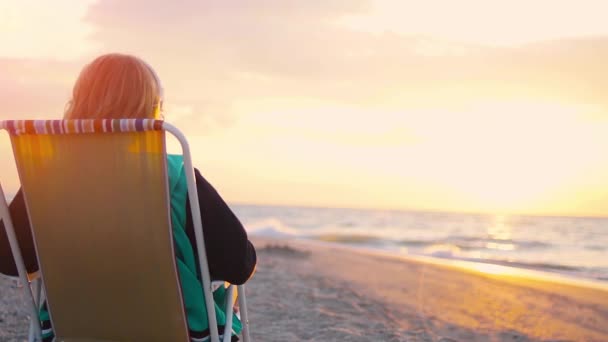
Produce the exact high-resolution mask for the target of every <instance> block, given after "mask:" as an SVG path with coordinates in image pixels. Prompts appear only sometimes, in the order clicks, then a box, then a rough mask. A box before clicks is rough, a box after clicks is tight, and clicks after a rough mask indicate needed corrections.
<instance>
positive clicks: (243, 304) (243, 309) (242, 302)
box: [238, 285, 251, 342]
mask: <svg viewBox="0 0 608 342" xmlns="http://www.w3.org/2000/svg"><path fill="white" fill-rule="evenodd" d="M238 293H239V298H238V299H239V312H240V313H241V323H242V324H243V331H242V332H241V334H242V335H243V342H251V337H249V318H248V317H247V299H246V298H245V285H239V286H238Z"/></svg>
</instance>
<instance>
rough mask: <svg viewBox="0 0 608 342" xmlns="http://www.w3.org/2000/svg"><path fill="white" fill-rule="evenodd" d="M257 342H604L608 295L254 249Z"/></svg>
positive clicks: (4, 308) (310, 250)
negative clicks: (257, 256)
mask: <svg viewBox="0 0 608 342" xmlns="http://www.w3.org/2000/svg"><path fill="white" fill-rule="evenodd" d="M254 243H255V244H256V247H257V248H258V253H259V263H258V270H257V273H256V274H255V276H254V278H253V279H252V280H251V281H250V282H249V283H248V284H247V295H248V304H249V316H250V322H251V335H252V338H253V339H254V341H442V342H448V341H608V291H606V290H602V289H598V288H589V287H584V286H577V285H572V284H566V283H558V282H554V281H550V280H539V279H532V278H525V277H519V276H505V275H488V274H483V273H479V272H477V271H472V270H471V271H467V270H463V269H461V268H455V267H451V266H442V265H436V264H431V263H426V262H420V261H415V260H403V259H398V258H393V257H389V256H384V255H375V254H369V253H365V252H359V251H353V250H350V249H347V248H342V247H338V246H331V245H322V244H315V243H311V242H304V241H288V240H271V239H255V240H254ZM20 293H21V292H20V289H19V288H17V287H16V286H15V281H14V280H12V279H8V278H5V277H0V294H1V298H0V301H1V303H0V341H24V340H25V337H26V333H27V317H26V315H25V308H24V305H23V303H24V300H23V295H22V294H20Z"/></svg>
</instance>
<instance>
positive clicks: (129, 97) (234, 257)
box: [0, 54, 256, 341]
mask: <svg viewBox="0 0 608 342" xmlns="http://www.w3.org/2000/svg"><path fill="white" fill-rule="evenodd" d="M162 106H163V89H162V85H161V83H160V80H159V78H158V77H157V75H156V73H155V72H154V70H153V69H152V68H151V67H150V66H149V65H148V64H146V63H145V62H144V61H142V60H141V59H139V58H137V57H134V56H129V55H122V54H108V55H103V56H100V57H98V58H97V59H95V60H94V61H93V62H91V63H90V64H89V65H87V66H86V67H85V68H84V69H83V70H82V72H81V73H80V75H79V77H78V80H77V81H76V84H75V85H74V89H73V94H72V99H71V101H70V102H69V104H68V106H67V110H66V112H65V115H64V119H100V118H116V119H118V118H121V119H122V118H150V119H152V118H155V119H158V118H160V117H161V115H162ZM167 164H168V165H167V166H168V167H167V169H168V173H169V182H170V189H171V219H172V226H173V236H174V241H175V246H176V256H177V257H176V259H177V266H178V270H179V276H180V283H181V286H182V293H183V297H184V304H185V307H186V314H187V319H188V325H189V328H190V335H191V337H192V339H193V340H198V339H202V338H204V337H206V336H208V334H209V329H208V328H209V327H208V323H207V312H206V309H205V303H204V298H203V290H202V286H201V278H200V274H199V272H198V270H199V268H198V256H197V250H196V248H195V247H194V246H196V244H195V237H194V229H193V224H192V218H191V211H190V203H189V201H188V196H187V186H186V181H185V174H184V170H183V161H182V159H181V156H174V155H170V156H168V160H167ZM195 176H196V186H197V192H198V197H199V199H200V209H201V212H202V213H204V215H202V222H203V226H204V227H205V246H206V250H207V258H208V263H209V271H210V273H211V278H212V279H214V280H225V281H228V282H230V283H232V284H237V285H239V284H243V283H245V282H246V281H247V280H248V279H249V278H250V277H251V275H252V274H253V273H254V271H255V265H256V252H255V249H254V247H253V245H252V244H251V242H249V240H248V239H247V233H246V232H245V230H244V228H243V226H242V224H241V223H240V222H239V220H238V218H237V217H236V216H235V215H234V213H233V212H232V211H231V210H230V208H229V207H228V206H227V205H226V203H225V202H224V200H223V199H222V198H221V197H220V195H219V194H218V193H217V191H215V189H214V188H213V187H212V186H211V184H209V182H207V181H206V180H205V178H203V176H202V175H201V174H200V172H199V171H198V170H196V169H195ZM10 212H11V217H12V219H13V224H14V226H15V231H16V234H17V239H18V242H19V246H20V248H21V251H22V254H23V257H24V261H25V264H26V268H27V271H28V272H30V273H31V272H35V271H37V270H38V264H37V259H36V253H35V248H34V242H33V239H32V235H31V230H30V228H29V220H28V217H27V212H26V209H25V203H24V200H23V194H22V193H21V191H19V192H18V193H17V195H16V196H15V198H14V199H13V201H12V202H11V204H10ZM0 273H4V274H7V275H12V276H16V275H17V269H16V266H15V263H14V261H13V257H12V253H11V250H10V247H9V245H8V240H7V237H6V232H5V230H4V226H3V224H2V223H1V222H0ZM220 289H221V290H220V291H216V293H214V297H216V300H218V298H219V297H221V296H222V294H221V293H218V292H221V291H223V288H220ZM216 309H219V307H218V306H216ZM216 311H218V313H217V315H218V324H219V325H220V327H219V330H220V333H221V332H222V331H223V329H224V327H223V326H222V325H223V322H225V317H224V313H223V311H222V310H221V309H219V310H216ZM41 320H42V321H43V330H45V331H47V333H46V334H45V335H44V336H43V337H44V338H45V341H46V340H47V339H48V340H49V341H50V340H51V339H52V337H53V335H52V330H51V329H50V321H49V318H48V312H46V310H43V311H42V312H41ZM234 321H235V323H234V324H233V326H232V327H231V328H232V330H235V331H236V332H237V333H238V332H239V331H240V329H241V326H240V322H239V321H238V320H234ZM229 331H230V330H229Z"/></svg>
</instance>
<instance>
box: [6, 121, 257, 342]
mask: <svg viewBox="0 0 608 342" xmlns="http://www.w3.org/2000/svg"><path fill="white" fill-rule="evenodd" d="M0 129H4V130H6V131H8V133H9V136H10V140H11V143H12V146H13V154H14V158H15V162H16V165H17V171H18V173H19V178H20V181H21V188H22V191H23V193H24V197H25V202H26V207H27V210H28V215H29V218H30V224H31V229H32V233H33V236H34V242H35V246H36V251H37V256H38V263H39V266H40V272H39V273H40V275H39V277H37V278H36V277H34V279H38V280H39V281H38V282H37V283H36V282H33V279H32V275H29V276H28V274H27V273H26V269H25V266H24V263H23V258H22V255H21V252H20V250H19V247H18V245H17V240H16V237H15V232H14V228H13V225H12V222H11V217H10V214H9V211H8V207H7V203H6V199H5V195H4V192H3V190H2V188H1V187H0V195H1V196H2V199H1V200H0V215H1V218H2V220H3V221H4V225H5V228H6V231H7V235H8V238H9V242H10V245H11V249H12V252H13V256H14V257H15V262H16V265H17V268H18V271H19V278H20V281H21V282H22V283H23V284H30V285H32V286H24V288H25V290H26V293H27V296H28V306H29V310H30V313H31V318H30V319H31V327H30V340H31V341H39V340H40V339H41V332H42V331H41V326H40V321H39V320H38V311H39V306H40V305H41V302H42V298H43V296H42V293H44V298H46V303H47V306H48V309H49V314H50V319H51V322H52V327H53V331H54V333H55V341H66V342H70V341H189V340H190V338H189V334H188V327H187V321H186V316H185V312H184V305H183V301H182V296H181V287H180V283H179V277H178V273H177V267H176V260H175V254H174V244H173V238H172V230H171V229H172V228H171V216H170V210H171V209H170V203H169V190H168V179H167V177H168V176H167V156H166V150H165V133H166V132H169V133H170V134H172V135H174V136H175V137H176V138H177V140H178V141H179V143H180V144H181V147H182V151H183V161H184V168H185V170H186V178H187V183H188V195H189V200H190V204H191V209H192V210H191V211H192V222H193V224H194V230H195V236H196V247H197V248H198V251H199V253H198V258H199V264H200V273H201V275H202V281H203V288H204V292H205V293H204V295H205V299H206V303H205V305H206V308H207V312H208V317H209V327H210V340H211V341H219V337H220V336H219V334H218V329H217V323H216V315H215V307H214V302H213V296H212V284H211V281H210V276H209V267H208V264H207V259H206V251H205V244H204V239H203V227H202V223H201V213H200V209H199V199H198V196H197V191H196V185H195V178H194V169H193V166H192V160H191V156H190V150H189V146H188V143H187V141H186V139H185V137H184V135H183V134H182V133H181V132H180V131H179V130H178V129H177V128H175V127H174V126H172V125H170V124H168V123H166V122H163V121H159V120H149V119H120V120H25V121H23V120H22V121H2V122H0ZM203 215H204V213H203ZM40 284H42V286H40ZM234 287H235V286H234V285H230V287H228V289H227V296H226V297H227V298H226V320H227V322H226V327H231V326H232V321H231V320H232V307H233V306H232V303H233V300H234V299H233V295H234ZM238 298H239V306H240V315H241V321H242V323H243V331H242V338H243V340H244V341H249V340H250V338H249V329H248V321H247V306H246V302H245V288H244V286H239V287H238ZM230 330H231V329H229V328H228V329H226V331H227V333H226V334H224V335H225V336H224V338H223V341H229V340H230V338H231V336H230V335H231V334H230Z"/></svg>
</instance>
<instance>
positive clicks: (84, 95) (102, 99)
mask: <svg viewBox="0 0 608 342" xmlns="http://www.w3.org/2000/svg"><path fill="white" fill-rule="evenodd" d="M162 97H163V89H162V85H161V83H160V79H159V78H158V76H157V75H156V73H155V72H154V70H153V69H152V68H151V67H150V66H149V65H148V64H147V63H146V62H144V61H142V60H141V59H139V58H137V57H134V56H129V55H123V54H117V53H113V54H107V55H103V56H100V57H97V58H96V59H95V60H94V61H92V62H91V63H90V64H88V65H87V66H85V67H84V69H82V71H81V72H80V75H79V76H78V79H77V80H76V83H75V84H74V89H73V91H72V99H71V100H70V101H69V102H68V104H67V108H66V111H65V114H64V116H63V117H64V119H101V118H108V119H120V118H133V119H135V118H149V119H153V118H158V116H159V113H160V110H161V108H160V107H161V105H162V100H163V99H162Z"/></svg>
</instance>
